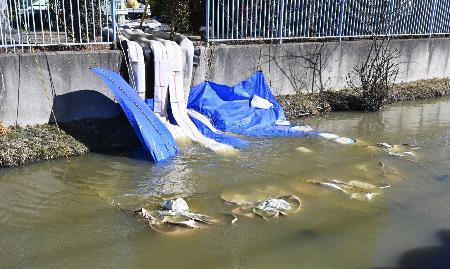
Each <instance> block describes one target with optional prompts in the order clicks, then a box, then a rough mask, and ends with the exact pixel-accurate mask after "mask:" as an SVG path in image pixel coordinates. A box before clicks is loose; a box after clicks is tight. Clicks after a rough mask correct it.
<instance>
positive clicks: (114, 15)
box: [86, 0, 117, 44]
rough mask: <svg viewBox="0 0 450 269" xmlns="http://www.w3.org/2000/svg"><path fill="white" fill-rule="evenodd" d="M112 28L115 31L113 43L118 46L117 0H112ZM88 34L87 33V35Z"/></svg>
mask: <svg viewBox="0 0 450 269" xmlns="http://www.w3.org/2000/svg"><path fill="white" fill-rule="evenodd" d="M111 2H112V3H111V9H112V10H111V16H112V18H111V27H112V29H113V40H112V42H113V43H114V44H116V41H117V24H116V0H111ZM86 34H87V33H86Z"/></svg>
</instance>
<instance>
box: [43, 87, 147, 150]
mask: <svg viewBox="0 0 450 269" xmlns="http://www.w3.org/2000/svg"><path fill="white" fill-rule="evenodd" d="M52 108H53V111H54V116H53V114H51V115H50V119H49V122H55V117H56V121H57V122H58V126H59V127H60V128H61V129H62V130H64V131H65V132H66V133H68V134H69V135H71V136H72V137H74V138H75V139H76V140H78V141H80V142H81V143H83V144H84V145H86V146H87V147H88V148H89V150H90V151H93V152H107V151H115V150H118V149H123V148H130V147H136V146H138V145H139V141H138V139H137V137H136V134H135V133H134V131H133V128H131V125H130V123H129V121H128V120H127V118H126V117H125V115H124V114H123V112H122V110H121V108H120V106H119V104H117V103H115V102H114V101H113V100H111V99H110V98H108V97H106V96H105V95H103V94H101V93H99V92H97V91H93V90H80V91H76V92H70V93H67V94H62V95H58V96H55V97H54V99H53V107H52Z"/></svg>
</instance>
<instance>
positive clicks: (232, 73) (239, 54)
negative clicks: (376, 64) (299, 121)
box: [194, 38, 450, 95]
mask: <svg viewBox="0 0 450 269" xmlns="http://www.w3.org/2000/svg"><path fill="white" fill-rule="evenodd" d="M371 42H372V41H370V40H359V41H343V42H326V43H320V42H314V43H308V42H306V43H286V44H265V45H261V44H248V45H217V46H214V45H212V46H210V47H209V48H204V47H203V48H202V55H203V56H201V57H200V60H201V61H200V64H199V65H198V67H197V68H195V72H194V84H197V83H200V82H202V81H204V80H210V81H214V82H217V83H220V84H227V85H234V84H236V83H238V82H240V81H242V80H245V79H247V78H248V77H249V76H250V75H251V74H253V73H254V72H255V71H256V70H258V69H259V66H260V67H261V70H263V71H264V74H265V75H266V79H267V81H268V82H269V84H270V86H271V89H272V91H273V92H274V93H275V95H285V94H295V93H299V92H311V91H312V90H314V91H317V88H318V82H319V75H318V73H319V72H318V71H317V69H321V76H322V82H323V86H324V87H325V88H327V89H330V90H332V91H336V90H341V89H344V88H346V87H347V81H346V77H347V75H348V74H349V73H353V71H354V70H353V68H354V67H355V66H356V65H358V64H360V63H361V62H362V61H363V60H364V59H365V58H366V55H367V52H368V49H369V48H370V46H371V44H372V43H371ZM322 44H324V45H323V47H322ZM389 45H390V46H391V48H392V49H396V50H398V52H399V55H400V57H399V58H398V59H397V62H398V64H399V68H400V70H399V75H398V77H397V81H396V83H404V82H411V81H417V80H425V79H434V78H446V77H450V39H449V38H423V39H395V40H392V41H391V42H390V44H389ZM318 53H320V55H321V62H322V64H321V65H320V66H319V65H316V66H314V67H313V66H311V61H316V60H317V59H316V58H315V57H314V55H317V54H318ZM314 70H316V71H315V72H314ZM313 85H314V86H313Z"/></svg>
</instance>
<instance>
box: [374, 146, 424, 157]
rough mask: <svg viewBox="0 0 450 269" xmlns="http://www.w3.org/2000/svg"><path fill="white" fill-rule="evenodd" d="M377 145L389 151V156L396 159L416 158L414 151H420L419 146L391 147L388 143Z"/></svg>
mask: <svg viewBox="0 0 450 269" xmlns="http://www.w3.org/2000/svg"><path fill="white" fill-rule="evenodd" d="M376 145H377V146H378V147H380V148H383V149H385V150H387V153H388V155H389V156H394V157H416V154H415V153H414V152H413V150H417V149H420V147H418V146H414V145H409V144H400V145H390V144H388V143H377V144H376Z"/></svg>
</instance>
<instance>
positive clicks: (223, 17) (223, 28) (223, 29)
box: [221, 0, 225, 39]
mask: <svg viewBox="0 0 450 269" xmlns="http://www.w3.org/2000/svg"><path fill="white" fill-rule="evenodd" d="M221 3H222V22H221V26H222V38H223V39H225V0H221Z"/></svg>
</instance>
